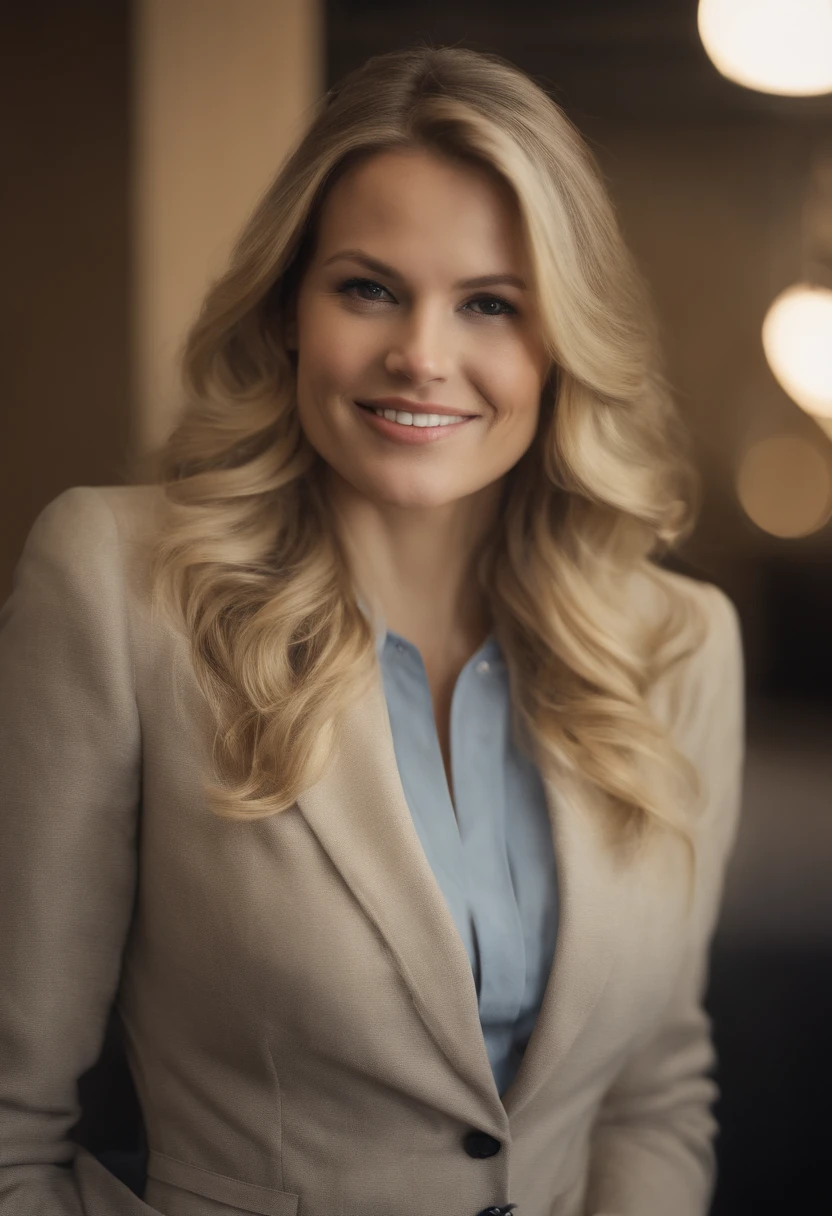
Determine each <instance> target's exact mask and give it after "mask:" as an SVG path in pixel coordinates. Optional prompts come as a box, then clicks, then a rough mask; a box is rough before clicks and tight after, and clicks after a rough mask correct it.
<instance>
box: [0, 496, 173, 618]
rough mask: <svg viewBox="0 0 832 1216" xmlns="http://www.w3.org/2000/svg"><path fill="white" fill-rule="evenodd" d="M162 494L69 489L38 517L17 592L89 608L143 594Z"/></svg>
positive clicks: (21, 560)
mask: <svg viewBox="0 0 832 1216" xmlns="http://www.w3.org/2000/svg"><path fill="white" fill-rule="evenodd" d="M160 504H161V490H160V488H159V487H158V486H155V485H148V486H145V485H135V486H71V487H70V488H69V489H67V490H64V491H63V492H62V493H61V494H58V495H57V496H56V497H55V498H53V499H51V501H49V502H48V503H47V504H46V505H45V506H44V507H43V508H42V509H41V511H40V512H39V513H38V515H37V516H36V518H35V520H34V522H33V523H32V525H31V527H30V529H29V532H28V534H27V536H26V539H25V542H24V545H23V549H22V552H21V555H20V558H19V560H18V562H17V565H16V567H15V572H14V577H13V589H14V590H15V592H16V593H17V595H18V596H19V595H20V594H25V593H26V592H31V593H35V594H37V593H39V591H40V593H42V594H45V593H47V592H48V593H50V594H51V595H52V596H61V595H63V594H66V595H69V596H71V597H72V598H73V599H79V600H86V601H87V602H88V603H89V604H90V606H91V607H94V606H95V605H96V604H97V603H98V604H103V601H104V600H112V598H113V597H118V598H122V597H123V596H124V594H125V593H126V591H127V589H128V588H131V589H132V590H133V591H134V592H140V593H142V594H143V593H144V589H145V587H146V583H147V576H146V569H147V551H148V545H149V543H150V541H151V539H152V536H153V534H154V527H155V521H156V512H157V510H158V509H159V506H160Z"/></svg>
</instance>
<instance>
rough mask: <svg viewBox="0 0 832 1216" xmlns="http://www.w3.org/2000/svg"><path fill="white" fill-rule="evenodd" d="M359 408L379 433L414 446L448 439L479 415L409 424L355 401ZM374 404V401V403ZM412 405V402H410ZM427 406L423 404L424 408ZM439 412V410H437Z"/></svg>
mask: <svg viewBox="0 0 832 1216" xmlns="http://www.w3.org/2000/svg"><path fill="white" fill-rule="evenodd" d="M388 400H389V398H388ZM353 404H354V405H355V408H356V409H357V410H358V413H359V414H360V416H361V418H362V419H363V420H364V424H365V425H366V426H369V427H372V429H373V430H374V431H376V433H377V434H379V435H383V436H384V437H385V438H386V439H391V440H392V441H393V442H394V443H401V444H404V445H405V446H413V445H416V444H421V443H436V442H437V441H438V440H440V439H448V438H450V436H451V435H454V434H456V432H457V431H460V430H462V428H463V427H465V426H468V425H469V423H471V422H473V421H474V420H475V419H476V418H478V417H479V415H478V414H470V415H468V416H467V417H465V418H463V419H462V421H461V422H449V423H446V425H445V426H407V425H406V424H405V423H402V422H391V421H390V419H389V418H382V417H379V415H378V414H374V413H373V411H372V410H369V409H362V408H361V406H362V405H370V404H371V403H370V402H369V401H366V402H360V403H359V402H358V401H355V402H353ZM373 404H374V403H373ZM408 405H411V406H412V403H410V402H409V403H408ZM375 408H376V409H403V408H404V407H403V406H401V405H387V406H382V405H376V406H375ZM424 408H425V407H424V406H422V409H424ZM436 412H437V413H439V411H438V410H437V411H436ZM443 412H444V413H451V412H452V411H451V410H444V411H443Z"/></svg>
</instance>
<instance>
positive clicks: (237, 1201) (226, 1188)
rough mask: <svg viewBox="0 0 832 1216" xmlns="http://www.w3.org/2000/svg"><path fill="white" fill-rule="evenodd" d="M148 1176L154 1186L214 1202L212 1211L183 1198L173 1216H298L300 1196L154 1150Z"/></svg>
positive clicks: (148, 1158) (150, 1152) (149, 1157)
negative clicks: (252, 1214)
mask: <svg viewBox="0 0 832 1216" xmlns="http://www.w3.org/2000/svg"><path fill="white" fill-rule="evenodd" d="M147 1176H148V1179H152V1180H153V1182H154V1183H162V1184H163V1185H164V1186H165V1187H173V1188H174V1189H175V1190H178V1191H184V1192H186V1193H187V1194H190V1195H199V1196H201V1197H202V1198H203V1199H210V1200H212V1201H213V1203H212V1205H211V1206H210V1208H209V1207H207V1206H206V1205H205V1204H204V1203H201V1204H200V1203H197V1204H193V1205H189V1204H188V1203H187V1202H186V1201H185V1197H184V1196H183V1195H180V1196H179V1197H178V1198H177V1206H176V1207H175V1208H172V1209H171V1216H192V1214H193V1216H209V1214H210V1216H226V1214H230V1213H236V1212H255V1213H257V1216H297V1210H298V1199H299V1197H298V1196H297V1195H292V1194H290V1193H289V1192H288V1191H274V1190H272V1189H271V1187H267V1186H257V1185H256V1184H255V1183H253V1182H242V1181H240V1179H239V1178H229V1177H228V1176H227V1175H226V1174H214V1173H212V1171H211V1170H204V1169H202V1167H201V1166H198V1165H189V1164H188V1163H187V1161H179V1160H178V1158H176V1157H168V1156H166V1155H165V1154H164V1153H159V1152H157V1151H156V1150H155V1149H150V1150H149V1151H148V1155H147ZM154 1189H155V1188H154ZM215 1205H216V1206H215ZM161 1211H163V1212H164V1211H165V1209H164V1208H162V1209H161Z"/></svg>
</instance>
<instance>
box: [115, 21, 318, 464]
mask: <svg viewBox="0 0 832 1216" xmlns="http://www.w3.org/2000/svg"><path fill="white" fill-rule="evenodd" d="M134 20H135V25H134V76H133V88H134V151H133V224H134V232H133V240H134V269H133V305H134V310H133V318H134V321H133V352H134V384H135V396H134V410H135V416H134V435H133V446H134V450H135V452H136V454H137V455H142V454H144V453H146V452H147V450H148V449H150V448H153V447H155V446H156V445H157V444H158V443H159V442H161V440H162V439H163V438H164V436H165V434H166V433H167V430H168V428H169V424H170V420H171V417H172V412H173V410H174V409H175V407H176V405H177V399H178V385H177V370H176V359H177V354H178V350H179V347H180V344H181V341H182V339H183V337H184V334H185V331H186V329H187V326H188V323H189V321H190V319H191V318H192V316H193V315H194V313H195V311H196V309H197V308H198V306H199V302H200V298H201V296H202V294H203V291H204V289H205V287H206V285H207V284H208V282H209V280H210V279H211V278H212V277H214V276H215V275H216V274H217V273H219V272H220V271H221V270H222V268H223V264H224V260H225V258H226V255H227V253H228V251H229V248H230V246H231V244H232V242H233V240H234V237H235V236H236V233H237V231H238V229H239V227H240V226H241V224H242V223H243V221H244V220H245V218H246V216H247V215H248V213H249V212H250V210H251V208H252V206H253V204H254V203H255V201H256V199H257V197H258V196H259V194H260V193H261V191H262V190H263V188H264V187H265V186H266V185H267V183H268V181H269V179H270V178H271V177H272V176H273V174H274V172H275V170H276V168H277V167H278V164H279V163H280V161H281V160H282V158H283V156H284V155H285V153H286V151H287V150H288V147H289V146H290V144H291V142H292V141H293V139H294V138H295V136H296V135H297V134H298V133H299V132H300V131H301V130H302V128H303V126H304V123H305V120H306V118H307V115H308V108H309V107H310V105H311V104H312V103H313V102H314V100H315V98H316V97H317V96H318V94H319V93H320V91H321V89H322V87H323V42H322V28H321V12H320V7H319V0H136V3H135V16H134Z"/></svg>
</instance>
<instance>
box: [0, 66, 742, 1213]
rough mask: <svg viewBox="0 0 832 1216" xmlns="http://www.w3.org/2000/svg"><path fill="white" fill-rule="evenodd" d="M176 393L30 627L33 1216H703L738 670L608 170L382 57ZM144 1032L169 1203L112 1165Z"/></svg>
mask: <svg viewBox="0 0 832 1216" xmlns="http://www.w3.org/2000/svg"><path fill="white" fill-rule="evenodd" d="M184 385H185V390H186V401H185V403H184V407H183V410H182V413H181V415H180V417H179V419H178V421H177V425H176V428H175V430H174V432H173V434H172V436H171V438H170V440H169V442H168V444H167V446H166V448H165V450H164V451H163V452H162V453H161V463H160V472H159V476H158V478H157V479H156V481H155V482H154V484H152V485H151V484H147V485H134V486H122V487H102V488H87V487H76V488H73V489H70V490H68V491H66V492H65V493H63V494H61V495H60V496H59V497H58V498H57V499H55V500H54V501H53V502H51V503H50V504H49V505H48V506H47V507H46V508H45V509H44V510H43V512H42V513H41V515H40V516H39V518H38V519H37V521H36V522H35V524H34V526H33V527H32V530H31V532H30V534H29V537H28V539H27V542H26V546H25V549H24V552H23V555H22V557H21V559H20V562H19V565H18V568H17V572H16V579H15V586H14V590H13V593H12V595H11V598H10V600H9V601H8V603H7V604H6V607H5V609H4V612H3V617H2V631H1V632H0V660H2V688H1V689H0V725H1V726H2V746H3V756H4V768H3V777H2V793H3V811H2V814H3V845H4V847H3V853H2V870H3V873H2V883H0V921H2V924H3V934H2V939H0V972H2V976H3V986H2V997H0V1045H2V1052H3V1056H2V1069H1V1070H0V1118H2V1128H1V1130H2V1135H0V1216H46V1214H47V1213H48V1216H82V1214H83V1216H145V1214H147V1216H150V1214H152V1213H164V1214H165V1216H234V1214H237V1213H243V1212H245V1213H252V1212H254V1213H260V1214H261V1216H427V1214H428V1213H439V1212H441V1213H448V1214H450V1216H478V1214H479V1216H483V1214H491V1213H497V1214H498V1216H499V1214H500V1213H507V1212H510V1211H513V1212H515V1214H516V1216H602V1214H603V1216H703V1214H704V1213H705V1212H706V1210H707V1208H708V1204H709V1197H710V1194H711V1191H712V1187H713V1175H714V1164H713V1162H714V1155H713V1138H714V1134H715V1130H716V1129H715V1124H714V1118H713V1113H712V1110H711V1106H712V1103H713V1101H714V1099H715V1096H716V1093H717V1090H716V1086H715V1083H714V1080H713V1077H712V1075H711V1073H712V1070H713V1065H714V1052H713V1047H712V1040H711V1037H710V1033H709V1023H708V1019H707V1017H706V1014H705V1012H704V1010H703V1006H702V998H703V992H704V987H705V981H706V974H707V955H708V949H709V944H710V941H711V938H712V934H713V931H714V927H715V923H716V919H717V915H718V910H719V904H720V897H721V890H722V885H723V880H724V870H725V865H726V860H727V858H728V856H729V854H730V851H731V847H732V843H733V839H734V836H735V832H736V826H737V815H738V805H739V788H740V776H741V754H742V733H743V723H742V713H743V709H742V705H743V701H742V652H741V644H740V635H739V630H738V623H737V616H736V613H735V610H734V608H733V606H732V604H731V603H730V601H729V600H728V599H727V598H726V596H725V595H724V594H723V593H722V592H721V591H720V590H718V589H717V588H716V587H715V586H712V585H710V584H707V583H700V582H696V581H694V580H692V579H690V578H687V577H683V576H682V575H680V574H677V573H670V572H669V571H667V570H666V569H664V568H663V567H661V566H660V565H659V564H657V561H656V558H657V556H660V555H661V554H662V553H665V552H667V551H668V550H670V549H671V548H672V547H673V546H674V544H677V543H678V542H679V540H680V539H681V538H683V537H684V536H685V535H687V534H688V532H689V530H690V528H691V525H692V518H693V514H694V500H695V492H694V491H695V485H696V483H695V480H694V479H693V476H692V474H691V471H690V466H689V464H688V457H687V456H686V455H685V448H684V444H683V442H682V440H681V437H680V433H679V431H678V428H677V424H676V423H675V422H674V415H673V411H672V407H671V403H670V400H669V393H668V389H667V386H666V383H665V381H664V380H663V378H662V375H661V371H660V370H659V365H658V354H657V349H656V338H655V332H654V326H653V323H652V322H651V320H650V313H649V306H648V303H647V300H646V295H645V292H644V290H643V288H642V285H641V282H640V280H639V277H638V275H637V273H636V271H635V269H634V266H633V263H632V261H631V259H630V257H629V256H628V254H627V252H626V249H625V247H624V245H623V243H622V238H621V236H620V234H619V231H618V228H617V226H616V222H615V219H614V215H613V211H612V208H611V205H610V203H609V201H608V198H607V196H606V193H605V190H604V187H603V185H602V183H601V180H600V177H599V174H598V171H597V169H596V168H595V166H594V163H593V160H592V158H591V156H590V154H589V152H588V151H587V148H586V147H585V145H584V144H583V142H582V141H581V139H580V138H579V136H578V135H577V134H576V132H575V131H574V129H573V128H572V127H571V125H570V124H569V122H568V121H567V120H566V118H565V117H564V115H563V114H562V113H561V112H560V110H559V109H558V108H557V107H556V106H555V105H554V104H553V103H552V102H551V101H550V100H549V99H548V98H547V96H546V95H545V94H544V93H543V92H542V91H541V90H540V89H539V88H538V87H537V86H536V85H535V84H534V83H533V82H532V81H530V80H529V79H528V78H527V77H525V76H524V75H523V74H521V73H520V72H518V71H517V70H515V69H514V68H513V67H512V66H510V65H509V64H507V63H506V62H504V61H503V60H501V59H499V58H498V57H494V56H488V55H480V54H476V53H473V52H471V51H467V50H463V49H455V48H454V49H451V48H431V49H428V48H416V49H414V50H410V51H406V52H396V53H393V54H390V55H385V56H381V57H378V58H376V59H373V60H370V61H369V62H368V63H367V64H366V65H365V66H364V67H363V68H361V69H360V70H359V71H357V72H355V73H354V74H352V75H351V76H350V77H348V78H347V79H346V80H345V81H344V82H343V84H342V86H341V87H340V88H338V89H336V90H333V91H332V92H330V93H329V94H328V95H327V96H326V97H325V98H324V99H323V101H322V103H321V106H320V109H319V112H318V113H317V115H316V116H315V117H314V121H313V122H312V124H311V126H310V129H309V131H308V133H307V134H306V136H305V138H304V139H303V140H302V141H301V142H300V144H299V146H298V147H297V149H296V150H295V151H294V153H293V154H292V155H291V157H290V158H289V159H288V160H287V161H286V163H285V164H284V165H283V166H282V168H281V169H280V172H279V173H278V176H277V177H276V179H275V181H274V184H273V186H272V187H271V188H270V189H269V191H268V192H267V194H266V195H265V196H264V198H263V200H262V202H261V203H260V205H259V206H258V208H257V210H256V212H255V213H254V215H253V216H252V218H251V220H250V222H249V223H248V225H247V227H246V229H245V231H244V232H243V234H242V236H241V238H240V240H239V243H238V245H237V247H236V250H235V252H234V255H233V258H232V261H231V264H230V267H229V268H228V271H227V273H226V274H225V275H224V276H223V277H222V278H221V279H220V280H219V281H218V282H216V283H215V284H214V285H213V286H212V288H211V290H210V291H209V293H208V295H207V298H206V299H205V302H204V305H203V307H202V311H201V313H200V315H199V318H198V319H197V320H196V322H195V324H194V326H193V328H192V330H191V333H190V336H189V339H188V342H187V346H186V350H185V354H184ZM114 1005H115V1007H116V1009H117V1010H118V1014H119V1016H120V1019H121V1022H122V1024H123V1027H124V1038H125V1044H126V1051H127V1056H128V1060H129V1064H130V1068H131V1071H132V1075H133V1077H134V1079H135V1084H136V1089H137V1093H138V1097H139V1101H140V1104H141V1109H142V1114H143V1120H144V1124H145V1127H146V1133H147V1143H148V1160H147V1185H146V1190H145V1192H144V1196H143V1198H139V1197H138V1196H137V1195H135V1194H134V1193H133V1191H132V1190H131V1189H129V1188H128V1187H127V1186H126V1185H124V1184H123V1183H122V1182H121V1181H120V1180H118V1179H116V1178H115V1177H114V1176H113V1175H112V1174H110V1173H109V1172H108V1171H107V1170H106V1169H105V1168H104V1166H103V1165H102V1164H101V1163H100V1162H99V1161H98V1159H97V1158H96V1157H95V1156H93V1155H92V1154H91V1153H89V1152H88V1151H86V1150H85V1149H83V1148H78V1149H76V1147H75V1145H74V1144H73V1141H72V1139H71V1136H70V1131H71V1129H72V1125H73V1124H74V1122H75V1120H76V1118H77V1116H78V1105H77V1091H76V1082H77V1080H78V1078H79V1076H80V1075H81V1074H82V1073H83V1072H84V1071H85V1070H86V1069H88V1068H89V1067H90V1066H91V1065H92V1064H93V1063H94V1061H95V1060H96V1057H97V1055H98V1052H99V1050H100V1047H101V1043H102V1035H103V1032H104V1028H105V1024H106V1020H107V1017H108V1014H109V1012H110V1010H111V1008H112V1007H113V1006H114Z"/></svg>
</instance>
